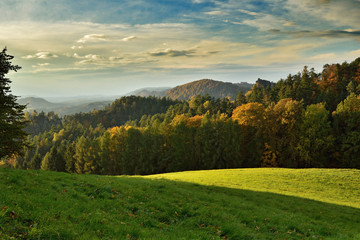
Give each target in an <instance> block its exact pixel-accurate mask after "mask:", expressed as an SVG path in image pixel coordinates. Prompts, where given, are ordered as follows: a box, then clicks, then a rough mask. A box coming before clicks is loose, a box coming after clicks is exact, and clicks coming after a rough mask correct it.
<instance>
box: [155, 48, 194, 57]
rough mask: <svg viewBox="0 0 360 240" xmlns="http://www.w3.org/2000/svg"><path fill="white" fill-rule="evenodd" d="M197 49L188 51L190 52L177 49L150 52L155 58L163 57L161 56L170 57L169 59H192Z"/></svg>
mask: <svg viewBox="0 0 360 240" xmlns="http://www.w3.org/2000/svg"><path fill="white" fill-rule="evenodd" d="M195 52H196V51H195V49H188V50H175V49H170V48H167V49H164V50H156V51H153V52H150V53H149V55H151V56H154V57H161V56H169V57H183V56H185V57H192V56H193V54H194V53H195Z"/></svg>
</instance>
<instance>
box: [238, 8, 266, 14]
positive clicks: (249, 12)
mask: <svg viewBox="0 0 360 240" xmlns="http://www.w3.org/2000/svg"><path fill="white" fill-rule="evenodd" d="M238 11H239V12H241V13H245V14H248V15H251V16H258V15H261V13H257V12H251V11H248V10H245V9H238Z"/></svg>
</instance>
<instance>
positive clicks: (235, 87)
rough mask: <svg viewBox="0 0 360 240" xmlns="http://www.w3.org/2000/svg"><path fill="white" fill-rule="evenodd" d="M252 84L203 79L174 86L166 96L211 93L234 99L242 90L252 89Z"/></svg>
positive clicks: (185, 96) (175, 96) (178, 97)
mask: <svg viewBox="0 0 360 240" xmlns="http://www.w3.org/2000/svg"><path fill="white" fill-rule="evenodd" d="M252 85H253V84H249V83H230V82H221V81H215V80H211V79H202V80H198V81H194V82H190V83H187V84H184V85H180V86H177V87H174V88H172V89H170V90H169V91H168V92H167V93H166V96H167V97H170V98H171V99H180V100H186V99H190V98H192V97H194V96H196V95H205V94H209V95H210V96H212V97H214V98H223V97H230V98H231V99H232V100H234V99H235V97H236V95H237V94H238V92H239V91H240V90H241V91H242V92H243V93H246V92H247V91H249V90H250V89H251V86H252Z"/></svg>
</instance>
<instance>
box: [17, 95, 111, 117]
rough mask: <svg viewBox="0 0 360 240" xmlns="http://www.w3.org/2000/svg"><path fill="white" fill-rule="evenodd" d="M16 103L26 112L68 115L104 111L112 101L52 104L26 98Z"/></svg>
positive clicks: (39, 99)
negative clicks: (24, 108) (23, 107)
mask: <svg viewBox="0 0 360 240" xmlns="http://www.w3.org/2000/svg"><path fill="white" fill-rule="evenodd" d="M17 102H18V103H19V104H21V105H27V108H26V111H29V112H32V111H34V110H35V111H37V112H41V111H44V112H55V113H58V114H59V115H70V114H74V113H79V112H84V113H86V112H90V111H92V110H94V109H104V108H105V107H106V106H107V105H109V104H110V103H111V102H112V101H99V102H87V103H86V102H85V103H84V101H80V100H79V102H76V101H74V100H73V101H72V102H62V103H53V102H49V101H47V100H45V99H43V98H39V97H26V98H20V99H18V100H17Z"/></svg>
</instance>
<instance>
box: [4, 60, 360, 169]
mask: <svg viewBox="0 0 360 240" xmlns="http://www.w3.org/2000/svg"><path fill="white" fill-rule="evenodd" d="M260 80H261V79H260ZM260 80H258V82H257V84H255V85H254V86H253V87H252V88H251V91H249V92H247V93H246V95H245V96H244V94H242V93H241V92H239V93H238V94H237V96H236V98H235V100H234V101H231V100H230V99H228V98H221V99H219V98H213V97H211V96H209V95H206V96H200V95H197V96H195V97H193V98H191V99H190V100H187V101H185V100H171V99H170V98H166V97H163V98H156V97H147V98H144V97H136V96H128V97H122V98H120V99H118V100H116V101H115V102H114V103H112V104H111V105H109V106H108V107H107V108H105V109H104V110H96V111H93V112H91V113H87V114H75V115H71V116H67V117H65V118H63V119H59V118H58V117H57V115H54V114H50V115H49V114H47V115H44V114H37V113H35V114H34V113H33V114H31V115H30V114H26V115H25V117H26V118H27V120H28V122H29V126H28V128H27V130H28V132H29V133H30V134H31V136H30V137H29V142H30V143H31V145H32V146H33V148H28V149H25V154H24V155H23V156H17V157H16V158H14V159H11V161H10V160H9V164H10V165H11V166H13V167H17V168H24V169H26V168H33V169H39V168H41V169H44V170H55V171H68V172H77V173H93V174H107V175H109V174H110V175H112V174H114V175H118V174H153V173H162V172H171V171H184V170H200V169H216V168H239V167H243V168H249V167H260V166H271V167H289V168H304V167H309V168H314V167H328V168H360V161H359V156H360V128H359V122H360V58H357V59H355V60H354V61H353V62H351V63H347V62H344V63H342V64H332V65H325V66H324V69H323V71H322V72H321V73H316V72H315V71H314V70H313V69H308V68H307V67H304V69H303V70H302V71H301V72H299V73H298V74H296V75H289V76H288V77H287V78H286V79H281V80H279V81H278V82H276V83H271V82H268V81H264V80H261V81H260ZM206 82H212V81H211V80H203V81H199V85H201V83H206ZM215 83H216V82H215ZM189 96H190V94H189Z"/></svg>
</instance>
